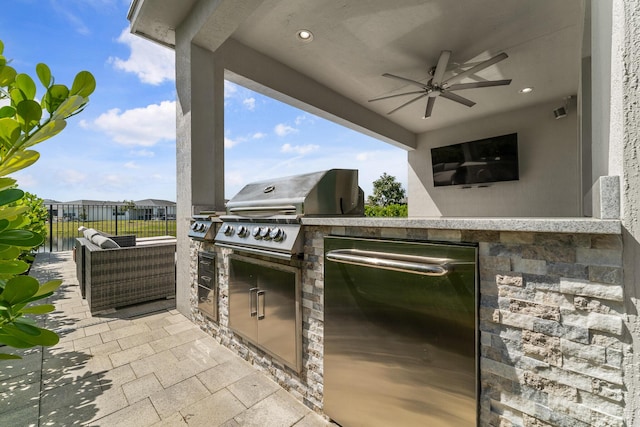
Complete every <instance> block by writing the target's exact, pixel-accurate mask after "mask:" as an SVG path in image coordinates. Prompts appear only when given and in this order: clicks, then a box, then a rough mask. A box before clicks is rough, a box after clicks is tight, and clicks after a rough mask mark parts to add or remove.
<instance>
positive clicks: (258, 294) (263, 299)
mask: <svg viewBox="0 0 640 427" xmlns="http://www.w3.org/2000/svg"><path fill="white" fill-rule="evenodd" d="M260 297H262V313H260ZM265 300H266V297H265V291H258V292H256V305H257V306H258V320H262V319H264V309H265Z"/></svg>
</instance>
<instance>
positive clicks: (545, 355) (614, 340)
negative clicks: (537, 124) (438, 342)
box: [191, 217, 632, 426]
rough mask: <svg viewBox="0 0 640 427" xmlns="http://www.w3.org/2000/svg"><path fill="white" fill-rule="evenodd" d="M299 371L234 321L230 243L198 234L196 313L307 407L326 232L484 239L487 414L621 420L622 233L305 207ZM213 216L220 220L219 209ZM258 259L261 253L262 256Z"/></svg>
mask: <svg viewBox="0 0 640 427" xmlns="http://www.w3.org/2000/svg"><path fill="white" fill-rule="evenodd" d="M301 224H302V226H303V229H304V249H303V251H304V253H303V258H302V259H300V260H291V261H283V263H284V264H286V267H287V268H289V267H291V266H294V267H296V268H299V271H300V293H301V295H300V297H301V298H300V305H301V307H299V310H300V315H301V322H300V328H301V331H300V332H299V333H300V337H299V339H300V347H299V348H300V351H301V365H300V370H299V372H298V371H297V369H296V367H295V366H293V367H292V364H290V363H288V364H287V363H283V361H282V360H281V358H279V357H277V356H275V357H274V356H273V353H272V352H268V351H263V348H264V347H259V346H257V345H254V344H253V343H251V342H250V341H249V340H247V339H245V338H244V337H242V336H240V335H238V334H236V333H234V332H233V330H231V329H230V328H229V287H228V283H229V265H230V260H231V259H232V258H233V256H234V255H232V254H233V252H234V250H233V249H229V248H221V247H216V246H214V244H213V242H212V241H207V240H202V241H199V240H192V241H191V276H192V287H191V295H192V298H191V301H192V304H191V306H192V317H193V320H194V322H196V323H198V324H199V325H200V326H201V327H202V328H203V329H204V330H206V331H207V332H209V333H210V334H211V335H213V336H214V337H215V338H216V339H217V340H218V341H219V342H220V343H222V344H223V345H225V346H226V347H228V348H230V349H232V350H233V351H235V352H236V353H237V354H239V355H240V356H242V357H243V358H244V359H246V360H248V361H251V362H252V363H253V365H254V366H256V368H258V369H260V370H262V371H266V372H269V373H270V375H271V376H272V378H273V379H274V380H275V381H277V382H278V383H279V384H281V385H282V386H283V387H284V388H285V389H287V390H288V391H289V392H290V393H291V394H292V395H293V396H295V397H296V398H298V399H299V400H301V401H303V402H304V403H305V404H306V405H307V406H309V407H311V408H312V409H314V410H316V411H317V412H320V413H322V410H323V392H324V387H323V369H324V364H323V352H324V345H323V341H324V237H325V236H329V235H332V236H347V237H360V238H376V239H389V240H394V239H400V240H409V241H428V242H451V243H469V244H474V245H477V247H478V255H479V257H478V258H479V259H478V269H479V274H478V281H477V282H478V283H477V285H478V295H479V307H478V317H477V327H478V331H479V335H478V346H479V375H478V377H479V394H478V401H479V403H478V405H479V412H480V415H479V423H478V425H482V426H485V425H498V421H497V415H496V414H500V416H501V417H502V418H506V419H510V420H511V421H512V423H513V425H524V426H533V425H539V424H535V423H536V422H538V420H542V421H544V422H546V423H548V424H551V425H572V426H590V425H624V422H623V411H624V404H625V400H626V398H627V397H626V392H627V391H626V390H627V388H626V385H625V383H624V381H623V378H624V369H625V365H626V360H628V358H630V357H631V354H632V348H631V345H630V338H629V336H628V334H629V332H628V330H627V327H626V325H625V319H626V315H627V312H626V309H625V303H624V297H623V276H622V232H621V224H620V221H618V220H598V219H587V218H549V219H545V218H514V219H509V218H475V219H474V218H410V219H390V218H364V217H355V218H354V217H321V218H314V217H304V218H302V220H301ZM212 226H213V227H216V228H219V227H220V226H221V222H220V221H219V220H218V219H217V218H212ZM199 252H209V253H212V254H214V255H215V259H216V266H217V274H216V284H215V287H216V289H217V302H216V303H217V307H218V311H217V314H218V318H217V319H212V318H211V317H208V316H207V315H206V314H205V313H203V312H201V311H200V310H199V309H198V304H199V301H198V289H197V288H198V286H197V283H198V280H197V279H198V273H197V271H198V253H199ZM254 257H255V258H256V259H258V260H259V259H260V258H261V256H260V255H255V256H254Z"/></svg>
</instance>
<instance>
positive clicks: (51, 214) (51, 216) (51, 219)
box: [49, 205, 53, 252]
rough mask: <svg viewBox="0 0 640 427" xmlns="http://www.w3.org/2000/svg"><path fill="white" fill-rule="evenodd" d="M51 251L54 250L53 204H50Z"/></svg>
mask: <svg viewBox="0 0 640 427" xmlns="http://www.w3.org/2000/svg"><path fill="white" fill-rule="evenodd" d="M49 252H53V205H49Z"/></svg>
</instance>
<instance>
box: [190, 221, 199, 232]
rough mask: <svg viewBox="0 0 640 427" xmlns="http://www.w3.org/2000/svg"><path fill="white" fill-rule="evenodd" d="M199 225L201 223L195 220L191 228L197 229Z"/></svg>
mask: <svg viewBox="0 0 640 427" xmlns="http://www.w3.org/2000/svg"><path fill="white" fill-rule="evenodd" d="M198 225H199V224H198V223H197V222H194V223H193V224H191V229H192V230H193V231H196V228H198Z"/></svg>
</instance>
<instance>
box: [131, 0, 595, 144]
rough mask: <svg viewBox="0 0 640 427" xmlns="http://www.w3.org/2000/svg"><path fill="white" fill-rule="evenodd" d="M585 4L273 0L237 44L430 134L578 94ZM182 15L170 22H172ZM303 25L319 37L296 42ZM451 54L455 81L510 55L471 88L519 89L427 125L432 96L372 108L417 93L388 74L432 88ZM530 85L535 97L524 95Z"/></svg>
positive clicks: (486, 97)
mask: <svg viewBox="0 0 640 427" xmlns="http://www.w3.org/2000/svg"><path fill="white" fill-rule="evenodd" d="M145 2H148V3H152V4H153V3H156V5H157V4H158V3H162V0H145ZM168 3H172V4H175V3H173V2H168ZM255 3H260V2H255ZM185 4H188V5H189V7H191V4H192V2H187V3H185ZM583 7H584V5H583V0H394V1H389V0H366V1H365V0H358V1H353V0H323V1H318V0H264V1H263V2H261V4H260V5H259V6H258V7H257V8H256V9H255V11H254V12H253V13H252V14H251V15H250V16H249V18H248V19H246V20H244V22H242V23H241V24H240V25H239V26H238V28H237V29H236V30H235V32H233V34H232V38H234V39H236V40H237V41H239V42H241V43H242V44H244V45H247V46H249V47H251V48H253V49H255V50H257V51H260V52H262V53H263V54H265V55H267V56H270V57H272V58H274V59H276V60H277V61H279V62H281V63H283V64H285V65H287V66H289V67H290V68H293V69H295V70H297V71H299V72H301V73H302V74H305V75H307V76H309V77H311V78H312V79H314V80H316V81H317V82H319V83H321V84H322V85H324V86H326V87H328V88H330V89H332V90H334V91H336V92H338V93H341V94H343V95H344V96H346V97H347V98H350V99H352V100H353V101H355V102H357V103H359V104H361V105H363V106H366V108H369V109H371V110H373V111H375V112H377V113H379V114H381V115H383V116H385V117H388V118H389V119H390V120H392V121H394V122H396V123H397V124H399V125H401V126H403V127H405V128H406V129H408V130H410V131H412V132H415V133H421V132H425V131H428V130H432V129H436V128H440V127H444V126H449V125H452V124H455V123H463V122H465V121H469V120H473V119H478V118H482V117H488V116H491V115H494V114H498V113H500V112H502V111H506V110H513V109H517V108H521V107H524V106H528V105H532V104H536V103H540V102H547V101H550V100H554V99H557V100H558V105H559V106H560V105H561V104H562V102H563V98H564V97H566V96H569V95H575V94H577V92H578V84H579V74H580V60H581V56H582V53H581V50H582V26H583V21H584V16H583V14H584V12H583ZM158 10H162V9H161V8H156V13H157V11H158ZM175 17H176V12H175V11H173V12H172V15H171V16H166V17H165V18H164V19H165V21H167V23H166V26H169V25H170V24H169V22H168V21H170V20H174V21H175V20H176V18H175ZM156 19H157V20H158V21H160V18H156ZM173 25H175V23H173ZM148 28H149V31H152V30H154V29H155V31H160V30H158V28H161V26H160V27H159V26H158V22H155V27H153V26H151V25H150V24H149V26H148ZM302 28H304V29H308V30H310V31H312V32H313V35H314V38H313V41H311V42H307V43H303V42H300V41H299V40H298V39H297V38H296V33H297V31H298V30H300V29H302ZM140 31H141V32H144V28H142V29H140ZM210 31H215V29H210ZM165 32H166V31H165ZM165 42H167V43H169V44H171V41H169V40H165ZM442 50H450V51H452V56H451V60H450V65H452V67H450V70H449V72H448V73H447V76H452V75H453V73H457V72H460V71H461V70H464V69H465V68H466V67H469V66H470V65H473V64H475V63H478V62H479V61H482V60H485V59H488V58H490V57H492V56H494V55H496V54H498V53H500V52H505V53H507V54H508V55H509V57H508V58H507V59H506V60H504V61H501V62H499V63H498V64H496V65H493V66H491V67H489V68H487V69H485V70H483V71H481V72H480V73H478V74H477V75H476V76H473V78H469V79H466V80H463V81H462V82H463V83H464V82H471V81H479V80H496V79H512V83H511V84H510V85H509V86H501V87H489V88H478V89H467V90H463V91H459V92H456V93H457V94H459V95H461V96H464V97H466V98H469V99H471V100H472V101H475V102H476V103H477V104H476V105H475V106H473V107H471V108H469V107H466V106H463V105H460V104H457V103H454V102H452V101H450V100H448V99H443V98H439V99H438V100H437V101H436V104H435V108H434V110H433V114H432V117H431V118H430V119H427V120H424V119H422V116H423V115H424V109H425V105H426V98H423V99H422V100H420V101H418V102H415V103H413V104H411V105H409V106H407V107H405V108H403V109H401V110H400V111H398V112H396V113H393V114H392V115H389V116H387V115H386V114H387V112H389V111H390V110H392V109H394V108H395V107H397V106H399V105H400V104H402V103H403V102H405V101H407V100H409V99H411V98H410V97H407V98H395V99H389V100H383V101H377V102H368V100H369V99H371V98H375V97H380V96H384V95H390V94H395V93H401V92H403V91H408V90H415V87H413V86H407V85H405V84H404V83H402V82H399V81H396V80H393V79H389V78H385V77H382V74H383V73H391V74H396V75H400V76H404V77H407V78H410V79H413V80H418V81H422V82H426V81H427V80H428V78H429V75H428V70H429V69H430V68H431V67H433V66H435V65H436V63H437V60H438V57H439V55H440V52H441V51H442ZM456 67H457V68H456ZM445 78H446V76H445ZM526 86H532V87H534V91H533V92H532V93H530V94H526V95H525V94H521V93H519V90H520V89H521V88H523V87H526Z"/></svg>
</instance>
